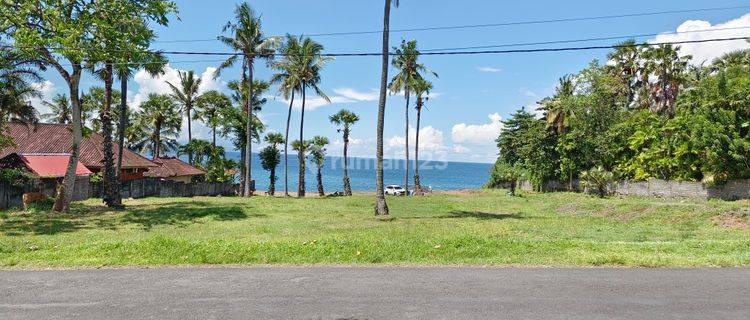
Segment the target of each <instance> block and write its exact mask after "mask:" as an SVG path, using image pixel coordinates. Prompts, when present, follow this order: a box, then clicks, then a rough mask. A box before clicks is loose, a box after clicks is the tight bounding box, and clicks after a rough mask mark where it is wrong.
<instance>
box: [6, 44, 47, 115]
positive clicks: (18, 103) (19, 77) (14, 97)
mask: <svg viewBox="0 0 750 320" xmlns="http://www.w3.org/2000/svg"><path fill="white" fill-rule="evenodd" d="M0 48H1V49H0V121H21V122H26V123H36V122H38V121H39V120H38V116H37V112H36V110H35V109H34V107H32V106H31V104H30V103H29V99H30V98H34V97H39V91H38V90H37V88H36V87H34V86H33V85H32V84H31V81H41V77H40V76H39V74H38V73H37V71H36V70H38V68H39V64H38V63H37V62H35V61H34V60H31V59H26V58H24V57H23V56H22V55H20V54H18V53H16V52H14V51H13V50H9V49H7V46H5V45H4V44H2V43H0Z"/></svg>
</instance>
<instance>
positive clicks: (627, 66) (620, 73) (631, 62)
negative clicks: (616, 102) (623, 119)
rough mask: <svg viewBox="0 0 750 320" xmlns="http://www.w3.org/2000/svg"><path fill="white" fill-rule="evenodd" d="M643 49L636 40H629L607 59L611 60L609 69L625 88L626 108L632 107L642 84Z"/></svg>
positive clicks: (621, 44)
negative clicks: (640, 73) (640, 74)
mask: <svg viewBox="0 0 750 320" xmlns="http://www.w3.org/2000/svg"><path fill="white" fill-rule="evenodd" d="M642 51H643V50H642V49H641V47H640V46H638V45H636V42H635V40H627V41H625V42H622V43H620V44H619V45H618V46H617V48H615V50H614V51H612V52H611V53H609V54H608V55H607V59H608V60H609V61H610V62H611V65H610V66H609V70H611V71H612V73H613V75H614V76H615V77H616V78H617V79H619V80H620V81H621V83H622V85H623V89H624V90H625V96H626V97H627V101H626V103H625V107H626V108H631V107H632V104H633V102H634V101H635V96H636V93H637V92H638V89H639V87H640V86H641V85H642V83H641V81H640V77H639V76H638V73H639V72H640V71H641V54H642Z"/></svg>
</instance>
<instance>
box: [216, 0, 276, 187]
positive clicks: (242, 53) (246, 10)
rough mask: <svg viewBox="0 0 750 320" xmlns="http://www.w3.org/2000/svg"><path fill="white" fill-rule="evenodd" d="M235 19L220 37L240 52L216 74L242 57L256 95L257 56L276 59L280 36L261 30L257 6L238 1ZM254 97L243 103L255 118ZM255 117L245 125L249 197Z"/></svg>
mask: <svg viewBox="0 0 750 320" xmlns="http://www.w3.org/2000/svg"><path fill="white" fill-rule="evenodd" d="M234 16H235V21H230V22H228V23H227V24H226V25H225V26H224V28H223V30H222V31H223V32H229V34H230V35H229V36H219V37H218V39H219V41H221V42H222V43H224V44H225V45H227V46H228V47H229V48H231V49H232V50H233V51H234V52H236V53H237V54H235V55H232V56H230V57H229V58H228V59H227V60H226V61H224V62H223V63H222V64H221V66H219V68H218V69H217V70H216V76H218V75H219V74H220V72H221V70H224V69H226V68H229V67H231V66H233V65H234V64H235V63H236V62H237V60H242V79H241V83H242V84H245V85H247V87H248V92H249V93H248V94H247V97H252V96H253V95H254V93H253V91H254V88H253V86H254V84H255V82H254V79H253V76H254V66H255V59H256V58H259V59H272V58H273V54H274V48H275V47H276V45H277V43H278V41H279V39H278V38H276V37H270V38H266V37H265V35H264V34H263V32H262V31H261V21H260V17H259V16H256V15H255V12H253V9H252V8H250V5H248V4H247V3H246V2H243V3H241V4H239V5H237V6H236V7H235V9H234ZM250 104H251V101H250V99H249V98H248V99H245V101H243V104H242V105H243V107H244V110H243V111H245V113H246V114H247V118H248V119H253V115H252V113H253V108H252V107H251V106H250ZM252 122H253V121H248V122H247V128H246V129H245V131H246V134H247V136H245V141H246V142H245V149H246V150H245V154H247V157H245V167H246V168H247V169H246V170H245V179H244V183H243V185H244V188H243V196H245V197H249V196H251V195H252V190H251V188H250V184H251V183H252V174H251V172H252V161H250V159H251V158H252V154H253V153H252V136H251V132H252V131H253V129H252V128H251V127H250V126H251V124H252Z"/></svg>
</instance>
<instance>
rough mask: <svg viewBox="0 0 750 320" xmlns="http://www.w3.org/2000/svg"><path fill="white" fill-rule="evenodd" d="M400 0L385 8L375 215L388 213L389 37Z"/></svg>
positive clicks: (391, 2)
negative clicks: (385, 154) (385, 135)
mask: <svg viewBox="0 0 750 320" xmlns="http://www.w3.org/2000/svg"><path fill="white" fill-rule="evenodd" d="M398 2H399V0H393V1H391V0H385V8H384V9H383V50H382V55H381V56H382V64H381V66H380V98H379V100H378V120H377V133H376V136H377V146H376V148H375V154H376V160H375V172H376V173H375V215H376V216H378V215H388V204H387V203H386V202H385V190H384V189H383V187H384V186H383V129H384V127H385V100H386V98H387V95H388V87H387V86H388V58H389V52H388V38H389V36H390V19H391V4H393V5H395V6H396V7H398Z"/></svg>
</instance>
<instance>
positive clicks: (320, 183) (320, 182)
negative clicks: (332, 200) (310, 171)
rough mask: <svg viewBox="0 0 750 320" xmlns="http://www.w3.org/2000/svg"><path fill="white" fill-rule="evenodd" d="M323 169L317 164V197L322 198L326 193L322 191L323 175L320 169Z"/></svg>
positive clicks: (321, 165) (320, 164)
mask: <svg viewBox="0 0 750 320" xmlns="http://www.w3.org/2000/svg"><path fill="white" fill-rule="evenodd" d="M322 167H323V164H322V163H319V164H318V173H317V175H316V178H317V180H318V195H319V196H321V197H324V196H325V195H326V193H325V192H324V191H323V173H322V172H321V168H322Z"/></svg>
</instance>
